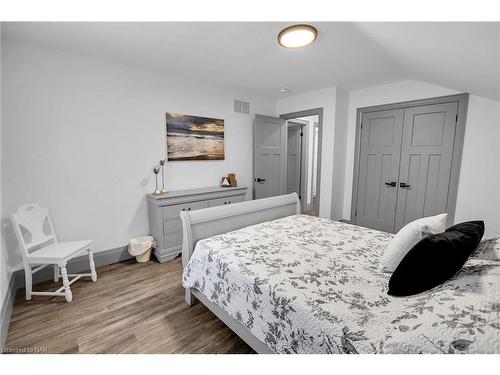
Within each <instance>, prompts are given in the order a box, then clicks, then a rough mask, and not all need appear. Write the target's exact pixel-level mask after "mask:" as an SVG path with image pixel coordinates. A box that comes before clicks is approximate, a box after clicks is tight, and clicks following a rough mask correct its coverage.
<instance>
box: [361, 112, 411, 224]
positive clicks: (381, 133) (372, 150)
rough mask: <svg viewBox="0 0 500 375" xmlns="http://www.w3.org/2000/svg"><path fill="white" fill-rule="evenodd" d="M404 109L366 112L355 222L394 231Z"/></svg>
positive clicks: (362, 135) (363, 118) (362, 123)
mask: <svg viewBox="0 0 500 375" xmlns="http://www.w3.org/2000/svg"><path fill="white" fill-rule="evenodd" d="M403 113H404V110H403V109H396V110H386V111H379V112H368V113H363V115H362V116H363V117H362V122H361V141H360V155H359V176H358V194H357V196H358V198H357V205H356V214H355V218H356V221H355V223H356V224H357V225H361V226H366V227H369V228H374V229H379V230H383V231H386V232H392V231H393V230H394V220H395V213H396V200H397V190H398V189H397V181H398V173H399V157H400V152H401V137H402V127H403Z"/></svg>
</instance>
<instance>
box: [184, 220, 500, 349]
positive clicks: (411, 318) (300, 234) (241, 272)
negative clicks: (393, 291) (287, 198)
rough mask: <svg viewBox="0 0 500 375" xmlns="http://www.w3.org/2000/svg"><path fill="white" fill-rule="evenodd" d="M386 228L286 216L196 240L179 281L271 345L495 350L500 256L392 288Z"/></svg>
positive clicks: (499, 338)
mask: <svg viewBox="0 0 500 375" xmlns="http://www.w3.org/2000/svg"><path fill="white" fill-rule="evenodd" d="M391 238H392V235H391V234H388V233H384V232H379V231H376V230H371V229H366V228H362V227H358V226H354V225H349V224H344V223H340V222H332V221H330V220H325V219H319V218H315V217H311V216H304V215H294V216H289V217H286V218H283V219H279V220H275V221H271V222H266V223H262V224H258V225H254V226H250V227H247V228H243V229H240V230H237V231H234V232H230V233H226V234H223V235H219V236H215V237H212V238H208V239H205V240H202V241H199V242H198V244H197V245H196V249H195V251H194V253H193V256H192V258H191V259H190V261H189V263H188V265H187V267H186V268H185V270H184V274H183V285H184V287H188V288H196V289H198V290H199V291H201V292H202V293H203V294H204V295H205V296H206V297H207V298H208V299H209V300H210V301H212V302H214V303H215V304H217V305H218V306H220V307H222V308H223V309H224V310H225V311H226V312H227V313H228V314H229V315H230V316H232V317H233V318H234V319H236V320H237V321H239V322H240V323H242V324H243V325H244V326H245V327H246V328H247V329H248V330H250V331H251V332H252V334H253V335H254V336H256V337H257V338H258V339H259V340H261V341H262V342H264V343H266V344H267V345H268V346H269V347H270V348H271V349H272V350H273V351H275V352H277V353H500V323H499V317H500V288H499V285H500V262H498V261H491V260H482V259H477V258H471V259H470V260H469V261H468V262H467V263H466V265H465V266H464V268H463V269H462V271H461V272H460V273H459V274H458V275H456V276H455V278H453V279H452V280H450V281H449V282H447V283H445V284H443V285H441V286H440V287H437V288H435V289H433V290H431V291H429V292H426V293H422V294H420V295H417V296H413V297H404V298H401V297H399V298H398V297H391V296H388V295H387V283H388V280H389V277H390V274H385V273H382V272H381V271H380V267H379V259H380V257H381V255H382V253H383V251H384V249H385V247H386V246H387V243H388V241H389V240H390V239H391ZM422 277H425V270H422Z"/></svg>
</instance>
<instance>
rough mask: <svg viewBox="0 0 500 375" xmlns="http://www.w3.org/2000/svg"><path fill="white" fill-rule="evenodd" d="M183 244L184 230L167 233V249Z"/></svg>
mask: <svg viewBox="0 0 500 375" xmlns="http://www.w3.org/2000/svg"><path fill="white" fill-rule="evenodd" d="M181 245H182V231H178V232H173V233H167V234H165V249H168V248H169V247H174V246H181Z"/></svg>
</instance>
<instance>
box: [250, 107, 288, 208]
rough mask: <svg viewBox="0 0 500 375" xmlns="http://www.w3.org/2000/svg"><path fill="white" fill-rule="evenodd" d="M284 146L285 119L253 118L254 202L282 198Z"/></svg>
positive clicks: (256, 116)
mask: <svg viewBox="0 0 500 375" xmlns="http://www.w3.org/2000/svg"><path fill="white" fill-rule="evenodd" d="M286 142H287V134H286V122H285V120H284V119H282V118H278V117H269V116H263V115H255V122H254V198H255V199H259V198H267V197H272V196H275V195H281V194H285V192H286V183H285V175H286V170H285V168H286Z"/></svg>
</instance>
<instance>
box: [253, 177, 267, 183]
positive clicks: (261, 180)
mask: <svg viewBox="0 0 500 375" xmlns="http://www.w3.org/2000/svg"><path fill="white" fill-rule="evenodd" d="M255 181H257V182H264V181H266V179H265V178H260V177H259V178H257V179H256V180H255Z"/></svg>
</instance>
